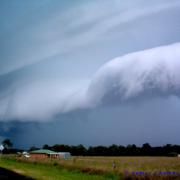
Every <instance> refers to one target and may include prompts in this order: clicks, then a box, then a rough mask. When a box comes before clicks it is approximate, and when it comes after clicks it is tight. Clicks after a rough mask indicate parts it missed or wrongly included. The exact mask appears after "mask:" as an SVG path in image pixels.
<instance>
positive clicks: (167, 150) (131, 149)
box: [43, 143, 180, 156]
mask: <svg viewBox="0 0 180 180" xmlns="http://www.w3.org/2000/svg"><path fill="white" fill-rule="evenodd" d="M43 148H44V149H49V150H53V151H57V152H58V151H61V152H62V151H67V152H70V153H71V154H72V155H74V156H177V154H180V145H171V144H167V145H165V146H162V147H160V146H159V147H151V145H150V144H149V143H145V144H143V145H142V147H137V146H136V145H135V144H132V145H127V146H126V147H125V146H121V145H119V146H118V145H115V144H114V145H111V146H108V147H106V146H94V147H89V148H86V147H84V146H83V145H77V146H69V145H63V144H55V145H54V146H48V145H47V144H45V145H44V146H43Z"/></svg>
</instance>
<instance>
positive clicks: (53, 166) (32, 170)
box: [0, 155, 180, 180]
mask: <svg viewBox="0 0 180 180" xmlns="http://www.w3.org/2000/svg"><path fill="white" fill-rule="evenodd" d="M113 162H115V164H116V168H115V169H114V168H113V166H112V164H113ZM0 166H1V167H4V168H8V169H10V170H13V171H16V172H18V173H21V174H23V175H26V176H30V177H32V178H35V179H42V180H43V179H44V180H46V179H48V180H51V179H62V180H70V179H72V180H73V179H75V180H76V179H77V180H83V179H84V180H119V179H129V180H130V179H141V180H142V179H146V180H175V179H180V176H179V175H152V174H154V173H158V172H177V173H180V158H177V157H72V158H70V159H67V160H64V159H49V158H45V159H33V158H29V159H25V158H23V157H17V156H10V155H8V156H3V157H1V158H0ZM125 172H128V176H127V174H125ZM132 172H144V173H151V174H150V175H148V177H147V175H145V176H142V175H133V173H132Z"/></svg>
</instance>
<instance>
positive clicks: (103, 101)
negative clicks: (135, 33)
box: [0, 43, 180, 121]
mask: <svg viewBox="0 0 180 180" xmlns="http://www.w3.org/2000/svg"><path fill="white" fill-rule="evenodd" d="M179 69H180V43H175V44H171V45H167V46H161V47H157V48H153V49H148V50H144V51H139V52H134V53H130V54H127V55H124V56H121V57H117V58H115V59H113V60H111V61H109V62H108V63H106V64H105V65H103V66H102V67H101V68H100V69H99V70H98V71H97V72H96V73H95V74H94V76H93V77H92V79H91V81H90V83H89V84H86V83H84V85H83V87H82V84H83V83H82V82H81V83H78V82H75V84H67V83H63V87H62V86H61V84H58V83H57V82H54V84H53V83H52V82H51V83H48V82H46V83H33V84H30V85H29V86H26V87H24V88H19V90H17V91H15V92H14V93H10V95H9V96H8V95H7V96H5V98H3V99H2V100H1V112H0V116H1V121H7V120H20V121H33V120H35V121H47V120H49V119H53V117H55V116H56V115H57V114H62V113H68V112H71V111H78V110H81V109H92V108H96V107H101V106H109V105H110V106H119V105H121V106H123V105H125V104H126V103H131V104H132V105H133V103H137V102H141V101H143V102H144V101H146V100H148V98H159V97H161V98H164V97H170V96H179V94H180V71H179ZM49 92H51V93H49Z"/></svg>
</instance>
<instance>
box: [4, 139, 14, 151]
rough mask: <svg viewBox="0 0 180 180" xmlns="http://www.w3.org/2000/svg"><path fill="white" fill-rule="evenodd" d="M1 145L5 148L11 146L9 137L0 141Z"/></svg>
mask: <svg viewBox="0 0 180 180" xmlns="http://www.w3.org/2000/svg"><path fill="white" fill-rule="evenodd" d="M2 144H3V146H4V147H5V148H7V149H9V148H11V147H12V146H13V143H12V142H11V140H10V139H5V140H4V141H3V142H2Z"/></svg>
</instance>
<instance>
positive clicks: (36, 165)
mask: <svg viewBox="0 0 180 180" xmlns="http://www.w3.org/2000/svg"><path fill="white" fill-rule="evenodd" d="M47 165H48V166H47ZM0 167H3V168H6V169H9V170H12V171H14V172H16V173H19V174H22V175H24V176H27V177H31V178H33V179H37V180H46V179H48V180H51V179H53V180H56V179H57V180H59V179H61V180H116V179H117V178H118V177H117V176H115V175H109V174H89V173H85V172H82V171H79V170H78V169H71V170H70V169H67V168H64V167H63V166H59V165H58V163H56V162H55V161H48V159H46V160H44V161H43V160H41V161H34V160H33V161H31V160H30V161H29V160H25V159H21V158H17V157H14V156H10V155H8V156H7V155H6V156H3V157H1V158H0Z"/></svg>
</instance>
